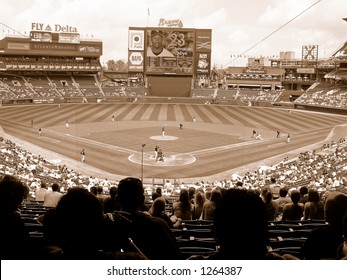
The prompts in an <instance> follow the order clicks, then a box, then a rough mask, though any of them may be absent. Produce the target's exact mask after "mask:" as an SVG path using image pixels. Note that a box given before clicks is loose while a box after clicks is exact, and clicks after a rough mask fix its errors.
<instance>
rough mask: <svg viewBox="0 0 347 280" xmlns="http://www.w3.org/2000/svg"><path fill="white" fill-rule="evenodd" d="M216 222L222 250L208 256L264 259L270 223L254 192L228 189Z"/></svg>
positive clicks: (230, 258) (266, 257)
mask: <svg viewBox="0 0 347 280" xmlns="http://www.w3.org/2000/svg"><path fill="white" fill-rule="evenodd" d="M213 226H214V230H215V233H216V238H217V240H218V242H219V244H220V250H219V251H218V252H216V253H215V254H212V255H210V256H209V257H208V259H209V260H218V259H219V260H264V259H269V258H271V259H272V258H273V257H272V255H268V253H267V245H268V243H269V240H268V227H267V219H266V212H265V206H264V203H263V202H262V200H261V198H260V197H259V196H257V195H256V194H255V193H253V192H249V191H247V190H242V189H228V190H227V191H225V193H223V197H222V198H221V200H220V202H219V203H218V204H217V207H216V209H215V211H214V219H213Z"/></svg>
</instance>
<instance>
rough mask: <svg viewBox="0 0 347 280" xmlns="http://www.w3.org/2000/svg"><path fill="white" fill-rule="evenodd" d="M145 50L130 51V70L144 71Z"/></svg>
mask: <svg viewBox="0 0 347 280" xmlns="http://www.w3.org/2000/svg"><path fill="white" fill-rule="evenodd" d="M143 61H144V58H143V52H131V51H129V63H128V65H129V71H136V72H142V71H143Z"/></svg>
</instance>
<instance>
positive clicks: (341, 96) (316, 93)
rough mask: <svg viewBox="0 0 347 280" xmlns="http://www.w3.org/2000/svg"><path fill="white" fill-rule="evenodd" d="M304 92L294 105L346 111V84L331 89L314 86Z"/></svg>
mask: <svg viewBox="0 0 347 280" xmlns="http://www.w3.org/2000/svg"><path fill="white" fill-rule="evenodd" d="M311 88H312V89H308V90H307V91H306V92H304V93H303V94H302V95H301V96H300V97H299V98H298V99H296V100H295V102H294V103H295V104H305V105H312V106H320V107H329V108H339V109H347V84H342V83H339V84H336V85H334V86H333V87H332V88H331V87H329V88H326V87H324V86H320V85H317V86H315V84H314V85H313V86H312V87H311Z"/></svg>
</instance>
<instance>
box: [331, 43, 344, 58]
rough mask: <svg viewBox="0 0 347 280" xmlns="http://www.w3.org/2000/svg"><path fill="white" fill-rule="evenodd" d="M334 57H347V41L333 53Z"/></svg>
mask: <svg viewBox="0 0 347 280" xmlns="http://www.w3.org/2000/svg"><path fill="white" fill-rule="evenodd" d="M333 57H345V58H347V41H346V42H345V43H344V44H343V46H342V47H341V48H340V49H339V50H338V51H337V52H335V53H334V54H333Z"/></svg>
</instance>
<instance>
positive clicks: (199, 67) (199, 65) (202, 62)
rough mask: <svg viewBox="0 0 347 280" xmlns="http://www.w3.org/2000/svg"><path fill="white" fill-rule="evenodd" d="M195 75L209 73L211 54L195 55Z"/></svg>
mask: <svg viewBox="0 0 347 280" xmlns="http://www.w3.org/2000/svg"><path fill="white" fill-rule="evenodd" d="M195 61H196V73H198V74H206V75H208V74H209V73H210V68H211V53H196V59H195Z"/></svg>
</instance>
